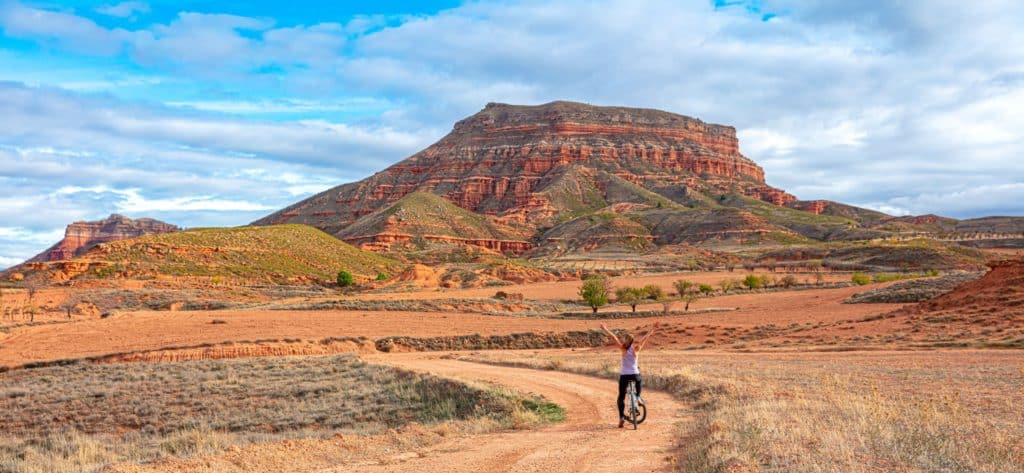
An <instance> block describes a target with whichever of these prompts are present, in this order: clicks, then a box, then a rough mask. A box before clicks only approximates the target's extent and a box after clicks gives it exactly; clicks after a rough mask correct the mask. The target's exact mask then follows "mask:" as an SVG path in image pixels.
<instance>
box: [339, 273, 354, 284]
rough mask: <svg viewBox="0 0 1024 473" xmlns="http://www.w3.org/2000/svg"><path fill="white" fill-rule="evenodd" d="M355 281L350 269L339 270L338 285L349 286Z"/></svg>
mask: <svg viewBox="0 0 1024 473" xmlns="http://www.w3.org/2000/svg"><path fill="white" fill-rule="evenodd" d="M354 281H355V280H354V279H353V278H352V273H350V272H348V271H338V286H340V287H349V286H351V285H352V283H353V282H354Z"/></svg>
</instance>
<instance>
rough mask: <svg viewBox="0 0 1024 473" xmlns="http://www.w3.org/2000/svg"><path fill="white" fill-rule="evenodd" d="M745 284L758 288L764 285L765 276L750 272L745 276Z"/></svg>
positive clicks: (751, 287) (749, 287)
mask: <svg viewBox="0 0 1024 473" xmlns="http://www.w3.org/2000/svg"><path fill="white" fill-rule="evenodd" d="M743 285H744V286H746V287H747V289H758V288H760V287H761V286H763V285H764V278H762V277H761V276H758V275H756V274H748V275H747V277H745V278H743Z"/></svg>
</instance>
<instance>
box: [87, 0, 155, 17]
mask: <svg viewBox="0 0 1024 473" xmlns="http://www.w3.org/2000/svg"><path fill="white" fill-rule="evenodd" d="M96 12H97V13H101V14H103V15H107V16H113V17H118V18H129V17H134V16H135V14H136V13H149V5H148V4H146V3H144V2H134V1H129V2H121V3H116V4H113V5H103V6H101V7H99V8H97V9H96Z"/></svg>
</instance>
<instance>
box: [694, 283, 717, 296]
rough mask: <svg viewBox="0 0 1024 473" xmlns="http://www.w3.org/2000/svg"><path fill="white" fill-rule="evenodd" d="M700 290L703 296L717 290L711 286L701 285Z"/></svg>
mask: <svg viewBox="0 0 1024 473" xmlns="http://www.w3.org/2000/svg"><path fill="white" fill-rule="evenodd" d="M698 290H699V291H700V293H701V294H704V295H708V294H711V293H712V292H714V290H715V288H713V287H711V285H710V284H701V285H700V287H699V288H698Z"/></svg>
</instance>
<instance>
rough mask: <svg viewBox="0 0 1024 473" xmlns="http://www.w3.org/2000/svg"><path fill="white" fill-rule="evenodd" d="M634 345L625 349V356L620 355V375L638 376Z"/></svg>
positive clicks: (638, 368) (638, 366)
mask: <svg viewBox="0 0 1024 473" xmlns="http://www.w3.org/2000/svg"><path fill="white" fill-rule="evenodd" d="M633 347H634V345H630V346H629V348H628V349H626V354H624V355H622V370H621V371H620V373H621V374H640V365H639V364H638V363H637V360H636V351H634V350H633Z"/></svg>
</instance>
